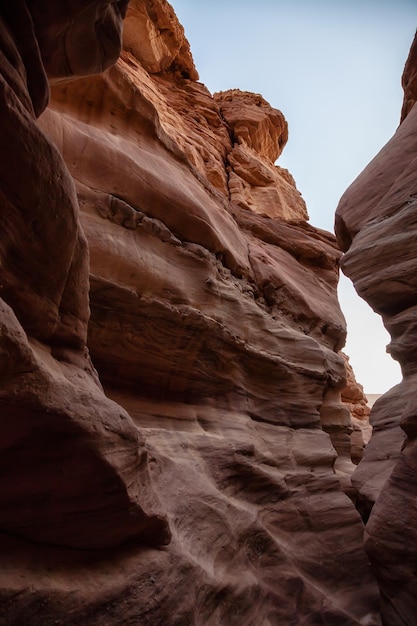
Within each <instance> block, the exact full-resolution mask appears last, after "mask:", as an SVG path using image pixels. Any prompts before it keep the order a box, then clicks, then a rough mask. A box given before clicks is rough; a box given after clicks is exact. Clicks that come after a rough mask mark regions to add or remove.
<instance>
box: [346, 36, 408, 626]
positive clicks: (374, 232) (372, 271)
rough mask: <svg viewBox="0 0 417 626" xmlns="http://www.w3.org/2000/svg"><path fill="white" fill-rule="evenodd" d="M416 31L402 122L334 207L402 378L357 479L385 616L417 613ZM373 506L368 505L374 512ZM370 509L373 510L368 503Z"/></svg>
mask: <svg viewBox="0 0 417 626" xmlns="http://www.w3.org/2000/svg"><path fill="white" fill-rule="evenodd" d="M416 76H417V39H415V40H414V43H413V45H412V47H411V51H410V55H409V58H408V61H407V63H406V67H405V70H404V74H403V86H404V106H403V109H402V116H401V125H400V126H399V128H398V130H397V132H396V133H395V135H394V136H393V137H392V139H391V140H390V141H389V142H388V143H387V145H386V146H385V147H384V148H383V149H382V150H381V151H380V152H379V154H378V155H377V156H376V157H375V158H374V159H373V161H371V163H370V164H369V165H368V166H367V167H366V168H365V170H364V171H363V172H362V174H361V175H360V176H359V177H358V178H357V179H356V180H355V181H354V182H353V183H352V185H351V187H350V188H349V189H348V190H347V192H346V193H345V195H344V196H343V197H342V199H341V201H340V204H339V207H338V210H337V214H336V232H337V236H338V239H339V242H340V244H341V246H342V247H343V248H344V250H345V251H346V254H345V256H344V259H343V262H342V267H343V271H344V272H345V273H346V274H347V275H348V276H349V277H350V278H351V279H352V280H353V282H354V284H355V287H356V290H357V291H358V293H359V294H360V295H361V296H362V297H363V298H364V299H365V300H367V302H368V303H369V304H370V305H371V306H372V308H373V309H374V310H375V311H376V312H377V313H379V314H380V315H381V316H382V318H383V321H384V324H385V327H386V328H387V330H388V331H389V333H390V334H391V343H390V344H389V346H388V351H389V352H390V353H391V355H392V356H393V358H395V359H396V360H398V361H399V363H400V364H401V368H402V374H403V380H402V382H401V383H400V384H399V385H396V386H395V387H393V389H391V390H390V391H389V392H388V393H386V394H385V395H383V396H382V397H381V398H379V399H378V400H377V402H376V403H375V405H374V407H373V409H372V412H371V423H372V426H373V434H372V438H371V441H370V443H369V445H368V447H367V449H366V451H365V456H364V459H363V460H362V461H361V463H360V464H359V466H358V468H357V470H356V471H355V473H354V475H353V484H354V486H355V488H356V490H357V492H358V498H359V503H360V507H361V510H362V512H363V515H364V518H365V519H367V518H368V516H369V514H370V517H369V521H368V523H367V525H366V549H367V552H368V554H369V556H370V558H371V561H372V564H373V566H374V571H375V572H376V574H377V577H378V581H379V585H380V589H381V593H382V599H383V606H382V609H383V610H382V615H383V623H384V624H386V625H387V626H403V625H404V626H405V625H407V626H412V625H413V624H415V623H416V615H417V577H416V572H417V559H416V554H417V527H416V519H417V518H416V502H417V481H416V470H417V443H416V436H417V400H416V388H417V254H416V240H417V107H416V106H415V102H416V99H417V89H416ZM371 510H372V512H371ZM370 512H371V513H370Z"/></svg>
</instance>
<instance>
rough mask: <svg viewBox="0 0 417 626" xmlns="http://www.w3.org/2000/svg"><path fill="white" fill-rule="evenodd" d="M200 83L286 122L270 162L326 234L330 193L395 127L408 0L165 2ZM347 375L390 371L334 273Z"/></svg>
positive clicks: (376, 335) (382, 387)
mask: <svg viewBox="0 0 417 626" xmlns="http://www.w3.org/2000/svg"><path fill="white" fill-rule="evenodd" d="M171 3H172V5H173V7H174V9H175V11H176V13H177V15H178V17H179V20H180V22H181V23H182V25H183V26H184V28H185V32H186V35H187V38H188V40H189V42H190V45H191V50H192V53H193V56H194V61H195V64H196V67H197V70H198V71H199V74H200V80H201V82H203V83H204V84H205V85H206V86H207V87H208V89H209V90H210V91H211V92H212V93H213V92H215V91H220V90H226V89H231V88H239V89H242V90H245V91H254V92H257V93H260V94H262V95H263V96H264V98H265V99H266V100H268V102H270V104H271V105H272V106H274V107H276V108H278V109H280V110H281V111H282V112H283V113H284V115H285V117H286V118H287V121H288V124H289V141H288V144H287V146H286V148H285V150H284V152H283V154H282V156H281V157H280V159H279V161H278V164H279V165H281V166H282V167H287V168H288V169H289V170H290V172H291V173H292V175H293V176H294V178H295V180H296V182H297V186H298V189H299V190H300V192H301V193H302V195H303V196H304V199H305V200H306V203H307V208H308V211H309V215H310V222H311V224H313V225H314V226H318V227H320V228H325V229H326V230H330V231H333V221H334V212H335V209H336V206H337V203H338V201H339V198H340V196H341V195H342V193H343V192H344V190H345V189H346V188H347V187H348V185H349V184H350V183H351V182H352V181H353V180H354V178H355V177H356V176H357V175H358V174H359V173H360V171H361V170H362V169H363V168H364V167H365V165H366V164H367V163H368V162H369V161H370V160H371V159H372V158H373V156H374V155H375V154H376V153H377V152H378V151H379V150H380V149H381V148H382V146H383V145H384V144H385V143H386V141H387V140H388V139H389V138H390V137H391V136H392V134H393V133H394V132H395V129H396V127H397V126H398V123H399V116H400V110H401V102H402V90H401V74H402V70H403V67H404V63H405V61H406V58H407V55H408V51H409V48H410V45H411V42H412V39H413V36H414V32H415V29H416V26H417V0H350V1H349V2H347V1H345V0H257V1H256V2H254V1H253V0H198V2H197V1H196V0H171ZM339 297H340V301H341V304H342V309H343V311H344V314H345V316H346V319H347V322H348V342H347V346H346V348H345V351H346V352H347V353H348V354H349V355H350V357H351V362H352V365H353V367H354V369H355V372H356V376H357V378H358V380H359V382H361V383H362V384H363V385H364V387H365V391H367V392H368V393H383V392H384V391H386V390H387V389H389V388H390V387H392V386H393V385H394V384H396V383H397V382H398V381H399V380H400V378H401V376H400V370H399V366H398V364H396V363H395V362H394V361H392V359H391V358H390V357H389V356H388V355H386V353H385V346H386V344H387V343H388V342H389V336H388V334H387V333H386V331H385V329H384V328H383V326H382V323H381V322H380V321H379V317H378V316H376V315H375V314H374V313H373V312H372V310H371V309H370V308H369V306H368V305H367V304H365V303H364V302H363V301H362V300H360V299H359V298H358V297H357V296H356V294H355V292H354V290H353V287H352V286H351V284H350V281H348V280H347V279H343V280H342V281H341V286H340V290H339Z"/></svg>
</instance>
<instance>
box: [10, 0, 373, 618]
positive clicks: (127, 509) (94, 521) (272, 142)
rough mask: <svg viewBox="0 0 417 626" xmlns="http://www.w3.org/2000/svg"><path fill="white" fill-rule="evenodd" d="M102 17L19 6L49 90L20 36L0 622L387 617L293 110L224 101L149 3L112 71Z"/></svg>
mask: <svg viewBox="0 0 417 626" xmlns="http://www.w3.org/2000/svg"><path fill="white" fill-rule="evenodd" d="M54 6H55V5H54ZM88 6H89V10H88V11H86V12H85V14H84V12H83V11H81V13H80V11H79V8H80V3H78V2H77V0H73V1H72V2H71V3H69V5H68V7H65V10H64V9H62V8H61V9H59V7H58V5H56V6H55V9H54V11H52V12H51V13H49V12H48V11H47V12H46V13H45V22H42V20H41V17H40V16H41V9H42V2H41V0H38V1H37V2H35V0H33V2H32V5H31V4H30V3H28V4H27V5H26V4H25V3H23V2H19V7H20V11H21V20H22V19H23V17H24V16H26V19H27V22H26V24H32V22H31V20H30V17H31V12H32V16H33V22H34V24H35V29H33V26H31V28H32V31H31V33H32V35H31V36H32V41H33V42H34V43H33V47H34V49H36V45H35V43H36V37H39V41H40V42H41V44H42V45H41V55H42V54H43V56H39V54H38V64H37V66H36V67H37V71H38V75H39V76H43V80H44V83H43V86H44V90H43V91H42V90H40V89H39V84H38V82H36V89H32V90H30V89H29V87H28V84H27V82H26V81H25V75H26V73H28V74H30V75H31V76H32V75H33V71H34V70H33V69H32V67H31V65H28V62H27V61H25V55H24V51H25V46H23V44H22V43H21V42H22V38H21V37H20V38H19V36H18V35H19V31H18V30H16V27H15V26H13V27H12V26H11V23H10V19H9V18H10V16H7V15H5V14H3V17H4V19H3V20H2V22H1V23H0V26H1V28H0V33H1V36H2V37H3V39H2V40H1V46H0V50H1V51H3V56H2V58H1V59H0V61H1V63H0V67H1V71H2V74H1V76H2V87H1V94H2V95H1V98H2V102H3V104H2V105H1V106H2V111H3V113H4V115H5V116H6V117H2V118H1V120H3V119H6V120H7V124H6V123H4V124H3V123H2V122H0V133H2V139H3V141H2V142H1V144H0V145H2V146H4V145H7V146H8V151H7V154H5V153H3V154H2V158H1V170H0V174H1V177H0V185H1V186H0V192H1V201H2V206H3V211H2V212H1V218H0V219H1V220H2V237H1V247H0V255H1V257H0V259H1V264H2V286H1V292H0V296H1V298H2V300H1V306H2V314H1V318H0V319H1V325H2V332H1V335H0V336H1V341H0V368H1V372H2V383H1V386H0V415H1V418H2V432H1V438H0V441H1V452H2V454H1V460H0V466H1V468H2V472H1V473H0V481H1V486H2V489H1V492H0V493H1V496H0V497H1V509H0V511H1V513H0V531H1V532H0V544H1V546H2V567H1V569H0V611H1V619H3V623H5V624H10V625H12V624H15V625H17V624H31V626H32V625H33V626H38V625H39V626H41V625H42V626H45V625H49V624H56V623H60V624H66V625H68V626H69V625H74V626H75V625H77V626H84V625H85V626H87V625H88V626H91V625H95V624H97V625H100V626H107V625H109V626H111V625H116V624H121V623H123V624H140V625H141V626H146V625H149V626H151V625H152V626H155V625H159V624H161V625H162V624H170V625H175V626H180V625H183V626H185V625H196V626H203V625H204V626H215V625H219V624H221V625H224V626H235V625H236V626H238V625H239V626H245V625H247V626H249V625H252V626H277V625H281V624H297V625H298V624H300V625H304V626H308V625H309V626H316V625H318V624H343V625H346V626H347V625H355V624H356V625H358V624H367V625H372V624H373V625H377V624H379V623H380V621H379V608H378V607H379V605H378V603H379V597H378V591H377V588H376V583H375V579H374V576H373V574H372V572H371V570H370V567H369V563H368V559H367V556H366V554H365V552H364V549H363V542H362V537H363V529H364V528H363V523H362V520H361V518H360V516H359V514H358V512H357V511H356V509H355V507H354V505H353V503H352V501H351V499H350V498H349V497H348V496H347V495H346V494H345V491H346V492H347V493H350V491H351V487H350V479H349V476H350V473H351V472H352V470H353V464H352V456H355V453H353V452H352V450H353V447H354V446H352V442H351V433H352V421H351V414H350V411H349V409H348V408H347V405H346V404H343V403H342V402H341V393H342V391H343V390H344V389H345V388H346V365H345V360H344V358H343V356H342V355H341V354H340V353H339V352H340V349H341V348H342V346H343V344H344V339H345V321H344V318H343V315H342V313H341V311H340V308H339V305H338V302H337V295H336V286H337V280H338V265H339V259H340V252H339V250H338V248H337V245H336V242H335V239H334V237H333V236H332V235H330V234H329V233H326V232H324V231H321V230H318V229H315V228H314V227H313V226H311V225H309V224H308V223H307V221H306V218H307V213H306V208H305V204H304V201H303V200H302V197H301V195H300V194H299V192H298V191H297V189H296V187H295V183H294V181H293V179H292V177H291V176H290V175H289V174H288V173H287V172H286V171H285V170H282V169H281V168H279V167H277V166H275V165H274V161H275V159H276V158H277V157H278V155H279V153H280V151H281V150H282V147H283V145H284V143H285V141H286V139H287V127H286V122H285V119H284V117H283V115H282V114H281V113H280V112H279V111H278V110H276V109H273V108H272V107H271V106H270V105H269V104H268V103H266V102H265V100H264V99H263V98H261V96H259V95H257V94H248V93H245V92H240V91H238V90H231V91H229V92H225V93H222V94H216V95H215V96H212V95H211V94H210V93H209V92H208V90H207V89H206V88H205V87H204V86H203V85H201V84H200V83H199V82H198V81H197V78H198V75H197V72H196V70H195V68H194V65H193V62H192V57H191V54H190V51H189V46H188V43H187V41H186V39H185V36H184V32H183V29H182V27H181V26H180V25H179V23H178V21H177V19H176V17H175V14H174V12H173V10H172V7H170V5H169V4H168V3H167V2H165V1H163V0H158V1H156V0H146V1H145V0H144V1H139V0H137V1H136V0H135V1H133V2H131V4H130V7H129V10H128V12H127V16H126V21H125V25H126V27H125V40H124V50H123V52H122V56H121V59H120V60H119V62H118V63H117V65H114V66H110V65H111V62H112V61H113V60H114V58H113V57H114V54H115V40H114V32H116V33H117V32H118V30H117V28H116V31H114V30H113V27H114V25H115V24H116V26H117V24H119V22H120V17H121V16H123V14H124V11H125V9H126V6H125V3H118V4H117V5H116V8H115V7H114V5H113V3H106V2H93V1H92V0H91V2H89V3H88ZM116 9H117V11H116ZM61 11H64V12H63V13H61ZM68 11H69V13H68ZM71 11H72V12H71ZM113 11H116V13H113ZM22 16H23V17H22ZM83 16H85V19H86V21H85V22H84V21H83V20H84V17H83ZM103 20H104V24H105V25H106V26H104V27H103V28H104V30H103V29H101V27H100V28H98V29H97V31H96V32H98V33H101V34H103V32H104V35H107V34H108V33H109V32H111V33H113V35H112V37H111V44H109V45H108V46H107V45H106V44H105V42H106V40H107V39H106V37H105V38H104V40H103V41H101V44H102V45H99V46H98V48H96V47H95V46H93V47H94V50H93V51H92V54H91V55H90V57H89V59H88V60H86V61H85V63H84V61H83V59H84V58H85V57H84V56H83V55H85V54H86V53H87V52H88V51H89V47H88V45H87V43H86V41H85V39H84V38H83V37H82V35H83V33H84V32H85V31H87V32H88V33H90V32H91V23H93V24H102V22H103ZM18 24H21V21H19V22H18ZM108 28H110V31H109V30H107V29H108ZM37 33H38V34H37ZM68 33H69V34H68ZM58 35H59V36H58ZM60 37H63V38H64V40H65V42H66V43H64V44H63V43H62V39H60ZM80 37H81V39H82V42H83V47H82V48H81V50H82V52H83V55H81V54H80V49H78V48H77V45H78V43H77V42H78V41H79V38H80ZM54 38H55V39H57V43H56V45H57V50H58V51H59V53H60V54H61V52H62V50H64V51H65V50H66V48H65V46H67V45H69V44H68V42H71V41H74V45H75V47H74V49H73V51H72V53H71V54H68V55H67V58H68V60H69V66H67V65H64V67H63V66H62V65H61V64H60V62H58V61H59V59H60V58H61V57H60V54H58V52H57V54H56V55H55V53H54V52H53V40H54ZM19 42H20V43H19ZM103 42H104V44H103ZM116 47H117V46H116ZM97 49H98V50H99V51H101V53H102V52H103V50H104V52H105V54H104V56H103V55H102V54H101V56H100V55H99V56H98V57H97ZM106 50H107V52H106ZM11 52H12V53H13V55H14V57H13V63H12V62H11V61H10V58H11V57H10V55H11ZM67 52H68V50H67ZM69 52H71V48H70V50H69ZM22 55H23V56H22ZM64 56H65V55H64ZM30 58H31V63H33V59H32V57H30ZM107 66H110V67H108V69H107V70H106V71H105V72H104V74H101V75H99V76H92V77H85V78H78V79H77V80H74V81H70V82H57V80H58V79H59V78H60V76H61V77H64V78H65V77H68V76H77V77H80V76H82V75H84V74H88V73H91V72H97V71H100V70H102V69H103V68H104V67H107ZM45 69H46V71H47V73H48V74H49V77H50V82H51V83H54V85H53V87H52V97H51V102H50V106H49V108H48V109H47V110H46V111H45V112H44V113H43V114H42V116H41V117H40V119H39V120H38V121H35V117H36V116H37V115H38V114H39V113H40V112H41V110H42V108H43V106H44V104H43V103H44V102H45V93H47V85H46V77H45ZM38 93H40V96H39V99H38V100H36V98H35V95H36V94H38ZM33 94H35V95H33ZM36 102H37V104H36V107H35V104H34V103H36ZM22 176H24V184H22ZM93 364H94V365H93ZM352 385H353V383H352V384H351V385H350V386H351V387H352ZM348 387H349V385H348ZM346 393H347V391H346V392H345V394H346ZM348 395H349V394H348ZM349 398H350V397H349ZM350 400H351V398H350V399H349V402H350ZM361 403H362V398H359V396H358V397H357V398H355V399H354V402H353V404H355V405H358V406H361ZM358 410H359V409H358ZM356 455H357V454H356ZM0 621H1V620H0Z"/></svg>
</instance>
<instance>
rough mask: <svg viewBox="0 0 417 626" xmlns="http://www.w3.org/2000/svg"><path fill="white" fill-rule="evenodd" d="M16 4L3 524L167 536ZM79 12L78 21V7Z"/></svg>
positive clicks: (6, 258)
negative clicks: (102, 374)
mask: <svg viewBox="0 0 417 626" xmlns="http://www.w3.org/2000/svg"><path fill="white" fill-rule="evenodd" d="M40 6H41V4H40V3H38V4H36V8H39V9H40ZM114 6H116V5H114ZM107 8H108V10H109V11H113V9H114V7H110V4H109V5H108V7H107ZM14 9H15V10H14V11H10V13H11V14H10V15H9V8H6V7H5V8H4V11H2V13H3V15H2V21H1V28H0V36H1V39H0V55H1V58H0V65H1V68H2V78H1V89H0V110H1V120H2V122H1V124H0V127H1V128H0V133H1V145H2V146H3V152H2V157H1V160H0V180H1V183H0V184H1V186H0V197H1V207H2V210H1V214H0V220H1V244H0V260H1V290H0V296H1V301H0V306H1V318H0V319H1V335H0V355H1V357H0V370H1V388H0V411H1V424H2V425H1V438H0V442H1V443H0V446H1V468H2V471H1V473H0V476H1V478H0V480H1V492H2V495H1V507H0V528H1V531H2V532H3V533H11V534H13V535H14V536H16V537H25V538H27V539H28V540H30V541H37V542H41V543H44V544H51V545H61V546H65V547H72V548H85V547H89V548H104V547H109V546H117V545H119V544H121V543H123V542H124V541H126V540H128V539H132V538H136V539H137V538H139V537H140V536H142V537H143V539H144V540H145V539H146V540H148V539H149V538H150V537H151V536H152V537H153V539H155V540H158V539H157V538H158V536H159V539H160V540H162V536H163V535H164V536H165V540H166V539H167V534H168V531H167V530H166V532H165V530H164V528H165V529H167V527H166V524H165V523H164V522H163V519H162V517H161V518H159V517H158V514H159V504H158V501H157V497H156V494H154V493H153V492H152V488H151V484H150V478H149V476H148V473H149V468H148V465H147V452H146V450H145V448H144V445H143V443H144V438H143V435H142V434H141V433H139V432H138V430H137V429H136V428H135V426H134V423H133V421H132V419H131V418H130V416H129V415H128V414H127V413H126V411H124V410H123V409H122V408H121V407H119V406H117V405H116V404H115V403H114V402H112V401H110V400H109V399H108V398H106V396H105V395H104V393H103V390H102V387H101V385H100V383H99V381H98V377H97V374H96V372H95V370H94V368H93V366H92V364H91V361H90V358H89V355H88V350H87V348H86V339H87V324H88V319H89V303H88V273H89V263H88V250H87V243H86V240H85V237H84V234H83V232H82V229H81V227H80V224H79V221H78V203H77V197H76V190H75V186H74V182H73V180H72V178H71V176H70V174H69V172H68V169H67V167H66V166H65V164H64V162H63V159H62V157H61V155H60V153H59V152H58V150H57V148H56V147H55V146H54V145H53V144H52V143H51V142H50V141H49V140H48V139H47V138H46V137H45V135H44V134H43V133H42V132H41V131H40V129H39V127H38V126H37V124H36V122H35V114H36V113H39V112H40V110H41V109H42V107H43V103H44V102H45V97H46V95H45V94H47V91H48V85H47V82H46V74H45V71H44V66H43V64H42V59H41V57H40V56H39V51H38V48H37V38H36V36H37V31H36V20H35V28H34V27H33V22H32V16H31V10H32V4H29V5H26V4H25V3H24V2H19V3H17V4H16V6H15V7H14ZM72 9H73V11H74V12H73V13H72V14H71V15H72V20H73V22H72V23H73V27H74V28H76V27H77V26H76V25H77V24H78V26H80V21H79V20H78V16H79V13H80V12H81V5H80V3H78V4H77V3H75V2H74V3H72ZM19 12H20V13H19ZM18 13H19V15H18ZM54 15H55V14H54ZM82 15H83V16H84V13H82ZM66 18H67V19H68V20H69V17H68V16H66ZM54 19H55V17H54ZM47 23H48V22H45V24H47ZM51 23H55V22H54V21H52V22H51ZM81 26H82V20H81ZM52 30H53V29H52ZM45 37H46V35H45ZM119 38H120V33H119ZM46 41H47V40H46V39H44V40H42V42H43V44H44V45H45V46H46V45H47V43H46ZM119 46H120V43H119ZM42 49H43V48H42V46H41V50H42ZM102 50H103V51H104V52H103V54H104V57H103V59H106V58H107V57H106V54H105V53H106V48H105V47H104V48H102ZM36 52H37V55H36ZM29 53H30V54H29ZM103 62H104V61H103ZM27 76H29V78H27ZM32 80H35V81H36V83H34V84H32V82H31V81H32ZM39 81H43V82H39ZM6 147H7V151H6ZM34 155H35V156H34ZM131 472H133V473H136V472H138V476H141V479H140V480H139V481H135V482H133V483H132V482H131V481H130V479H129V476H130V475H131Z"/></svg>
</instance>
